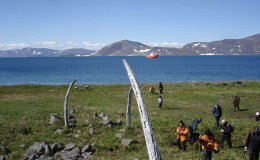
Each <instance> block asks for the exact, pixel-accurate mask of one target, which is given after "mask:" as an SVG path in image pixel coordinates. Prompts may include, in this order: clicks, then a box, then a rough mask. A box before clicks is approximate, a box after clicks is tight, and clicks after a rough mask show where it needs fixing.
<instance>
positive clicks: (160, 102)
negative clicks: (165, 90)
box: [158, 96, 163, 109]
mask: <svg viewBox="0 0 260 160" xmlns="http://www.w3.org/2000/svg"><path fill="white" fill-rule="evenodd" d="M158 103H159V108H160V109H162V104H163V98H162V96H159V97H158Z"/></svg>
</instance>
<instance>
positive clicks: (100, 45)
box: [82, 41, 107, 50]
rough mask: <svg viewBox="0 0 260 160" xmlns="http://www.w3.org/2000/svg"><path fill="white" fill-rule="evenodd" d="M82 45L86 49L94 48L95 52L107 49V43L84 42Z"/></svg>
mask: <svg viewBox="0 0 260 160" xmlns="http://www.w3.org/2000/svg"><path fill="white" fill-rule="evenodd" d="M82 45H83V46H84V47H85V48H92V49H94V50H98V49H101V48H103V47H105V46H106V45H107V44H105V43H91V42H87V41H86V42H82Z"/></svg>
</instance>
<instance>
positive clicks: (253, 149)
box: [176, 118, 260, 160]
mask: <svg viewBox="0 0 260 160" xmlns="http://www.w3.org/2000/svg"><path fill="white" fill-rule="evenodd" d="M200 122H202V118H197V119H193V120H192V121H191V122H190V124H189V126H188V127H186V125H185V124H184V122H183V121H182V120H180V121H179V125H178V127H177V129H176V132H177V137H176V139H177V140H176V144H177V147H178V148H179V150H180V151H186V144H187V142H189V143H190V144H193V143H194V142H196V141H198V142H199V144H200V145H201V149H202V151H203V154H204V160H211V158H212V152H215V153H218V152H219V149H223V148H224V147H223V144H224V141H226V142H227V144H228V147H229V148H232V141H231V134H232V132H233V131H234V127H233V126H232V125H231V124H230V123H229V122H227V121H226V120H225V119H223V120H222V121H221V127H220V132H221V138H220V140H219V141H217V140H216V138H215V136H214V134H213V133H212V132H211V130H210V129H209V128H207V129H206V130H205V132H204V134H203V135H200V134H199V133H196V130H197V128H198V125H199V123H200ZM247 149H248V150H249V160H259V151H260V131H259V127H258V126H254V127H253V129H252V131H250V132H249V134H248V136H247V139H246V144H245V148H244V150H245V151H247Z"/></svg>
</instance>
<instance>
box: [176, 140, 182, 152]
mask: <svg viewBox="0 0 260 160" xmlns="http://www.w3.org/2000/svg"><path fill="white" fill-rule="evenodd" d="M176 144H177V147H178V148H179V150H181V149H182V147H181V141H180V139H177V140H176Z"/></svg>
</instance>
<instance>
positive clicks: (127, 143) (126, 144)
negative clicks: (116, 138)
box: [121, 139, 139, 146]
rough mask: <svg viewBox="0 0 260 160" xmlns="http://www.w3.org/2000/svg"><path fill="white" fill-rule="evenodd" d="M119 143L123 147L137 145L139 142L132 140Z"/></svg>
mask: <svg viewBox="0 0 260 160" xmlns="http://www.w3.org/2000/svg"><path fill="white" fill-rule="evenodd" d="M121 143H122V144H123V145H124V146H130V145H131V144H137V143H139V141H137V140H133V139H122V140H121Z"/></svg>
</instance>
